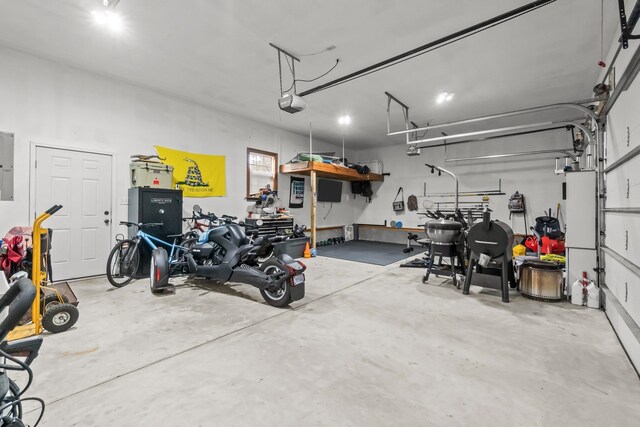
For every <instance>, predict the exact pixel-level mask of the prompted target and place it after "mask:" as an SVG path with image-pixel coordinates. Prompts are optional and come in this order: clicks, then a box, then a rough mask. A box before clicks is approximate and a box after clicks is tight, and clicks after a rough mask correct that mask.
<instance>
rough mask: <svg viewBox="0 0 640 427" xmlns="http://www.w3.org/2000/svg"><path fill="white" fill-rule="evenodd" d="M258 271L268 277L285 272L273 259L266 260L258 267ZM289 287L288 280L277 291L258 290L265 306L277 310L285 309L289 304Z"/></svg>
mask: <svg viewBox="0 0 640 427" xmlns="http://www.w3.org/2000/svg"><path fill="white" fill-rule="evenodd" d="M260 270H261V271H262V272H263V273H265V274H267V275H269V276H272V275H274V274H277V273H281V272H284V273H286V272H287V270H286V269H285V268H284V267H283V266H282V264H280V262H279V261H277V260H275V259H268V260H267V261H265V262H264V263H263V264H262V265H261V266H260ZM289 286H290V285H289V280H285V281H284V282H283V283H282V285H281V286H280V287H279V288H278V289H273V290H269V289H266V288H265V289H260V294H261V295H262V298H264V300H265V301H266V302H267V304H269V305H271V306H273V307H279V308H282V307H286V306H287V305H289V303H290V302H291V289H290V287H289Z"/></svg>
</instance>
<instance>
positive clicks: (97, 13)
mask: <svg viewBox="0 0 640 427" xmlns="http://www.w3.org/2000/svg"><path fill="white" fill-rule="evenodd" d="M118 3H120V0H101V1H100V5H101V8H100V9H99V10H94V11H93V12H91V16H92V17H93V20H94V22H95V23H96V24H98V25H99V26H101V27H105V28H107V29H108V30H110V31H112V32H114V33H121V32H122V30H124V22H123V19H122V16H120V15H119V14H118V13H117V12H116V11H115V8H116V6H117V4H118Z"/></svg>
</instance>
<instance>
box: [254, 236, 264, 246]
mask: <svg viewBox="0 0 640 427" xmlns="http://www.w3.org/2000/svg"><path fill="white" fill-rule="evenodd" d="M262 242H264V237H258V238H256V239H255V240H254V241H253V244H254V245H255V246H260V245H261V244H262Z"/></svg>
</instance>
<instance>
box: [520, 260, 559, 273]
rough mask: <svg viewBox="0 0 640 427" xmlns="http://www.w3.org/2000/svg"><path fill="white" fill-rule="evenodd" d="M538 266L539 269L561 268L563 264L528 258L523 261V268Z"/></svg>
mask: <svg viewBox="0 0 640 427" xmlns="http://www.w3.org/2000/svg"><path fill="white" fill-rule="evenodd" d="M527 267H531V268H537V269H539V270H561V269H562V266H561V265H559V264H556V263H555V262H549V261H542V260H540V259H535V260H534V259H531V260H526V261H525V262H523V263H522V268H527Z"/></svg>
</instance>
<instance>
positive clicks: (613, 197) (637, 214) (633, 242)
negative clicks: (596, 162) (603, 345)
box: [604, 46, 640, 366]
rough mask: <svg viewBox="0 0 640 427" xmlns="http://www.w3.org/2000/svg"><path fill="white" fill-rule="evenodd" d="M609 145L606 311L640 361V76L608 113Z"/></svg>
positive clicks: (633, 355) (634, 356) (637, 364)
mask: <svg viewBox="0 0 640 427" xmlns="http://www.w3.org/2000/svg"><path fill="white" fill-rule="evenodd" d="M635 47H636V46H634V48H635ZM630 50H631V49H630ZM606 148H607V153H606V156H605V157H606V167H605V180H606V181H605V182H606V185H605V187H606V199H605V210H604V225H605V247H604V267H605V284H606V288H605V289H606V290H605V292H606V294H607V302H606V311H607V315H608V316H609V318H610V320H611V323H612V325H613V326H614V328H615V329H616V332H617V333H618V336H619V337H620V339H621V341H622V343H623V345H624V346H625V348H626V349H627V352H628V353H629V356H630V357H631V360H632V361H634V363H635V364H636V366H640V328H639V327H638V325H639V324H640V155H638V154H640V79H636V81H634V83H633V84H631V86H630V87H629V88H628V89H627V91H625V92H622V94H621V95H620V97H619V98H618V100H617V102H616V103H615V104H614V106H613V108H612V109H611V111H610V112H609V114H608V116H607V144H606Z"/></svg>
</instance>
